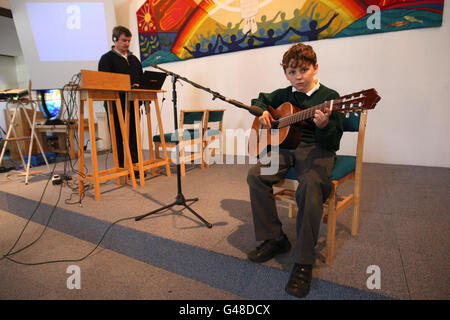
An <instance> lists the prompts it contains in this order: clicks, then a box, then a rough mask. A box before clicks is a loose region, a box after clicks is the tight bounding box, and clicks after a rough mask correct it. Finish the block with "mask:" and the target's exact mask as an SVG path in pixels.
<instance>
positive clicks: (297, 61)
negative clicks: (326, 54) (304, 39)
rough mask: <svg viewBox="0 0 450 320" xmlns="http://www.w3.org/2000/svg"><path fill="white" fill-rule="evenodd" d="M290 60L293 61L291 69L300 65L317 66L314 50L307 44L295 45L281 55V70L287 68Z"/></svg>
mask: <svg viewBox="0 0 450 320" xmlns="http://www.w3.org/2000/svg"><path fill="white" fill-rule="evenodd" d="M291 60H294V64H293V65H292V66H291V67H294V68H295V67H297V66H298V65H302V64H305V63H306V64H312V65H313V66H315V65H316V64H317V56H316V53H315V52H314V49H313V48H312V47H311V46H310V45H307V44H303V43H297V44H295V45H293V46H292V47H290V48H289V50H288V51H286V52H285V53H284V55H283V60H282V62H281V66H282V67H283V70H284V71H286V69H287V68H288V67H289V63H290V62H291Z"/></svg>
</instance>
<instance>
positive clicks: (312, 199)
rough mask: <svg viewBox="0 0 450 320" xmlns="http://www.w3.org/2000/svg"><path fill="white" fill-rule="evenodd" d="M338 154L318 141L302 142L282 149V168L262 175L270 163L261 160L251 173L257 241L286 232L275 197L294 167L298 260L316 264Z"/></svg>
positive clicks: (250, 180)
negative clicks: (311, 142)
mask: <svg viewBox="0 0 450 320" xmlns="http://www.w3.org/2000/svg"><path fill="white" fill-rule="evenodd" d="M335 157H336V154H335V152H334V151H329V150H325V149H322V148H320V147H318V146H316V145H315V144H304V143H302V144H300V145H299V146H298V147H297V148H296V149H294V150H286V149H280V150H279V164H278V165H279V169H278V172H277V173H276V174H274V175H261V168H262V167H264V166H266V167H268V166H270V164H267V165H263V164H261V163H260V162H258V163H257V164H256V165H255V166H253V167H252V168H251V169H250V170H249V172H248V176H247V183H248V185H249V188H250V201H251V208H252V214H253V223H254V228H255V237H256V240H257V241H263V240H270V239H276V238H279V237H280V236H282V235H283V230H282V225H281V221H280V219H279V217H278V212H277V209H276V205H275V198H274V196H273V187H272V186H273V185H274V184H276V183H277V182H279V181H281V180H283V179H284V176H285V175H286V172H287V171H288V170H289V168H290V167H294V168H295V173H296V176H297V180H298V182H299V186H298V188H297V191H296V194H295V198H296V202H297V207H298V214H297V246H296V248H295V249H294V258H295V262H297V263H299V264H313V263H314V260H315V251H314V247H315V245H316V243H317V239H318V234H319V230H320V222H321V219H322V214H323V203H324V202H325V201H326V199H327V198H328V196H329V195H330V192H331V187H332V184H331V182H330V180H329V177H330V175H331V170H332V169H333V165H334V161H335Z"/></svg>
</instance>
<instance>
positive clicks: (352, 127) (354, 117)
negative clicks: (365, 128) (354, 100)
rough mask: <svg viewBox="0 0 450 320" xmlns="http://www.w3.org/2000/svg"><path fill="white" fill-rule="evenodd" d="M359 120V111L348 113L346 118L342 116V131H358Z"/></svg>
mask: <svg viewBox="0 0 450 320" xmlns="http://www.w3.org/2000/svg"><path fill="white" fill-rule="evenodd" d="M360 119H361V111H357V112H354V113H353V112H352V113H348V114H347V115H346V116H344V120H343V121H342V125H343V127H344V131H353V132H356V131H358V130H359V122H360Z"/></svg>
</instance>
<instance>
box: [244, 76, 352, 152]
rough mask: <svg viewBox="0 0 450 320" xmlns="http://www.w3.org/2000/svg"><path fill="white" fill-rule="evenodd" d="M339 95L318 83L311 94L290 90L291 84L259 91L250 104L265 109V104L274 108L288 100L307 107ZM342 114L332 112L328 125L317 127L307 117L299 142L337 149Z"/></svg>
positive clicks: (304, 107)
mask: <svg viewBox="0 0 450 320" xmlns="http://www.w3.org/2000/svg"><path fill="white" fill-rule="evenodd" d="M338 97H339V94H338V93H337V92H336V91H334V90H332V89H330V88H328V87H326V86H324V85H323V84H320V87H319V89H318V90H317V91H315V92H314V93H313V94H312V95H311V96H308V95H306V94H305V93H303V92H299V91H294V92H292V86H289V87H287V88H282V89H278V90H275V91H274V92H272V93H260V94H259V96H258V98H257V99H253V100H252V101H251V104H252V105H253V106H258V107H260V108H261V109H263V110H267V106H271V107H272V108H274V109H276V108H278V107H279V106H281V105H282V104H283V103H285V102H290V103H291V104H293V105H294V106H296V107H298V108H300V109H307V108H310V107H313V106H316V105H318V104H321V103H322V102H324V101H329V100H333V99H336V98H338ZM342 132H343V129H342V114H341V113H338V112H333V113H332V114H331V116H330V118H329V122H328V125H327V126H326V127H325V128H323V129H319V128H318V127H317V126H316V125H315V124H314V122H313V121H312V119H308V120H307V121H306V123H305V125H303V126H302V135H301V138H300V141H299V142H306V143H318V144H319V145H320V146H321V147H322V148H325V149H327V150H334V151H337V150H339V142H340V140H341V137H342Z"/></svg>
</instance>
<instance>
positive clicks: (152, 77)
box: [140, 71, 167, 90]
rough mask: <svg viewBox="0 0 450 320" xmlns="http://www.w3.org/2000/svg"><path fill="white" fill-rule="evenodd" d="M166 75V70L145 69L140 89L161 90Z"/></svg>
mask: <svg viewBox="0 0 450 320" xmlns="http://www.w3.org/2000/svg"><path fill="white" fill-rule="evenodd" d="M166 77H167V74H166V73H164V72H156V71H144V76H143V78H142V83H141V86H140V89H150V90H161V88H162V85H163V84H164V81H165V80H166Z"/></svg>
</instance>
